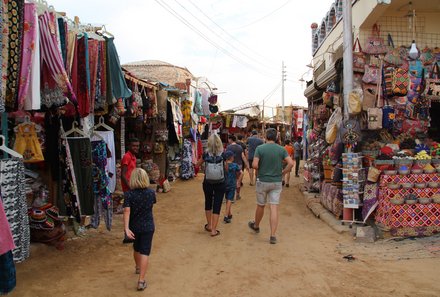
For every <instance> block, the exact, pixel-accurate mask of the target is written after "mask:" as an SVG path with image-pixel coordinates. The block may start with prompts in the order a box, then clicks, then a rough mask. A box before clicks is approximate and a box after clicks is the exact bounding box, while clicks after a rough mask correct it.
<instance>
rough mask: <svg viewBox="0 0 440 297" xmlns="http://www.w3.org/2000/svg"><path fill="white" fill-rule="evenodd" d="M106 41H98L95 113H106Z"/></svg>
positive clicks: (94, 98) (93, 98)
mask: <svg viewBox="0 0 440 297" xmlns="http://www.w3.org/2000/svg"><path fill="white" fill-rule="evenodd" d="M106 56H107V55H106V43H105V41H99V43H98V58H97V60H98V61H97V70H96V81H95V84H96V87H95V97H92V100H94V101H95V102H94V109H95V114H96V115H100V114H106V113H107V110H108V104H107V62H106Z"/></svg>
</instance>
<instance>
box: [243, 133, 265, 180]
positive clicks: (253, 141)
mask: <svg viewBox="0 0 440 297" xmlns="http://www.w3.org/2000/svg"><path fill="white" fill-rule="evenodd" d="M263 143H264V142H263V140H262V139H261V138H259V137H258V132H257V130H252V136H250V137H249V138H248V139H247V149H248V156H247V157H248V162H249V180H250V185H251V186H253V185H254V184H255V180H254V168H253V166H252V161H253V159H254V154H255V149H256V148H257V147H258V146H259V145H262V144H263Z"/></svg>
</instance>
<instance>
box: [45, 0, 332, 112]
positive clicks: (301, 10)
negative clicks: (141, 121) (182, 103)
mask: <svg viewBox="0 0 440 297" xmlns="http://www.w3.org/2000/svg"><path fill="white" fill-rule="evenodd" d="M48 3H49V5H53V6H54V8H55V10H57V11H63V12H66V13H67V16H68V17H69V18H71V19H73V18H74V16H78V17H79V18H80V21H81V23H82V24H88V23H91V24H105V25H106V28H107V30H108V31H110V32H112V34H114V35H115V44H116V47H117V50H118V53H119V56H120V60H121V63H127V62H134V61H141V60H162V61H165V62H168V63H171V64H175V65H177V66H182V67H187V68H188V69H189V70H190V71H191V72H192V73H193V75H195V76H205V77H208V79H209V80H210V81H212V82H213V83H214V84H215V85H216V86H217V88H218V90H219V92H220V95H219V103H220V105H221V108H220V109H221V110H222V109H227V108H233V107H236V106H239V105H241V104H245V103H250V102H257V103H262V100H263V99H264V97H266V95H268V94H269V93H270V92H271V91H272V90H274V89H275V88H276V86H277V85H278V84H279V83H280V82H281V63H282V61H283V60H284V63H285V65H286V71H287V81H286V82H285V105H290V104H291V103H292V104H295V105H303V106H305V105H306V104H307V101H306V99H305V98H304V96H303V92H304V88H305V85H302V84H301V83H300V82H299V81H298V80H299V79H300V77H301V76H302V75H303V74H304V73H305V72H307V71H308V70H309V68H307V67H306V66H305V65H306V64H308V63H309V62H310V60H311V58H312V56H311V37H310V36H311V30H310V24H311V23H312V22H317V23H320V22H321V20H322V18H323V17H324V16H325V14H326V13H327V11H328V10H329V8H330V5H331V3H332V1H331V0H313V1H308V2H304V1H295V0H290V1H287V0H272V1H265V0H240V1H237V0H145V1H141V0H124V1H114V0H105V1H104V0H93V1H90V0H88V1H85V0H75V1H69V0H51V1H48ZM159 3H161V4H162V5H163V6H165V7H167V8H168V9H169V10H171V9H172V10H174V13H175V14H177V15H179V16H180V17H182V18H183V19H184V20H185V22H187V25H188V26H193V27H195V28H197V30H199V31H200V32H201V34H203V35H204V36H205V38H206V39H208V40H209V41H210V42H211V43H215V44H216V45H217V47H219V48H221V49H219V48H216V47H215V46H214V45H212V44H211V43H210V42H209V41H207V40H205V39H204V38H202V37H200V35H198V34H197V33H195V32H194V31H192V30H191V29H189V28H188V27H187V26H186V25H184V24H183V23H182V22H181V21H179V20H178V19H177V18H176V17H175V16H173V15H172V14H171V13H170V12H169V11H167V10H166V9H165V8H164V7H162V6H161V5H159ZM208 17H209V18H208ZM199 20H200V21H201V22H202V23H200V22H199ZM203 24H204V25H203ZM208 28H209V29H208ZM224 51H227V52H228V53H229V55H231V56H233V57H234V58H235V59H234V58H231V57H230V56H229V55H228V54H225V53H224ZM305 78H307V76H305ZM266 105H267V106H276V105H281V88H278V89H277V91H276V92H275V93H274V94H273V96H271V97H270V98H269V99H268V100H267V103H266ZM269 112H270V111H269Z"/></svg>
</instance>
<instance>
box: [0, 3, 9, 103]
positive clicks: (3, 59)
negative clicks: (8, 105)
mask: <svg viewBox="0 0 440 297" xmlns="http://www.w3.org/2000/svg"><path fill="white" fill-rule="evenodd" d="M8 32H9V26H8V9H7V1H6V0H0V33H1V34H0V78H1V79H0V112H5V97H6V81H7V80H6V79H3V76H6V75H7V73H8V71H7V68H8V57H9V55H8V54H9V51H8V45H9V44H8V43H9V41H8V40H9V39H8V37H9V34H8Z"/></svg>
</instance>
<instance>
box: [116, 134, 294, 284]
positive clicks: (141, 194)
mask: <svg viewBox="0 0 440 297" xmlns="http://www.w3.org/2000/svg"><path fill="white" fill-rule="evenodd" d="M277 137H278V134H277V131H276V130H275V129H273V128H269V129H267V131H266V141H265V142H264V141H263V140H262V139H261V138H260V137H258V133H257V131H255V130H254V131H252V136H250V137H249V138H248V139H247V144H244V142H243V139H242V137H241V136H240V137H239V138H238V140H237V138H236V137H235V136H234V135H230V136H229V138H228V146H227V147H226V150H225V151H224V148H223V143H222V141H221V139H220V137H219V136H218V135H217V134H212V135H211V136H210V137H209V138H208V144H207V149H206V151H205V152H204V153H203V155H202V158H201V159H200V160H198V162H197V164H196V165H198V166H201V165H202V164H203V163H209V164H214V165H216V166H212V168H214V169H213V172H214V173H213V174H217V178H216V179H215V182H213V180H211V179H208V178H207V174H206V173H207V172H206V170H205V177H204V180H203V192H204V196H205V217H206V224H205V226H204V229H205V230H206V231H207V232H209V233H210V235H211V236H212V237H215V236H218V235H220V231H219V230H218V229H217V226H218V222H219V217H220V212H221V207H222V203H223V199H225V200H226V207H225V212H224V217H223V221H224V222H225V223H231V221H232V211H231V206H232V203H233V201H234V200H239V199H240V189H241V186H242V185H243V183H242V180H243V174H244V171H245V170H248V172H249V179H250V185H252V186H253V185H256V187H255V189H256V204H257V206H256V210H255V216H254V219H253V220H251V221H249V223H248V226H249V228H250V229H251V230H252V231H254V232H255V233H259V232H260V223H261V220H262V218H263V216H264V211H265V206H266V204H269V209H270V238H269V242H270V243H271V244H275V243H277V238H276V231H277V228H278V212H279V210H278V206H279V203H280V196H281V191H282V187H283V185H286V186H287V187H288V186H289V179H290V171H291V169H292V167H293V165H294V163H293V159H292V157H294V158H295V160H296V162H297V163H296V164H297V165H296V169H295V175H296V176H298V170H299V160H300V150H301V144H300V143H301V140H299V141H298V140H297V142H295V144H294V146H293V148H291V145H290V142H288V141H286V143H285V147H282V146H280V145H278V144H277V143H276V141H277ZM138 151H139V140H137V139H131V140H130V141H129V146H128V152H127V153H126V154H125V155H124V157H123V158H122V160H121V183H122V188H123V191H124V234H125V238H124V242H125V243H128V242H133V258H134V261H135V273H136V274H139V276H138V285H137V289H138V290H140V291H141V290H144V289H145V288H146V287H147V283H146V281H145V274H146V270H147V266H148V260H149V255H150V252H151V245H152V240H153V235H154V230H155V225H154V219H153V205H154V204H155V203H156V193H155V191H154V190H152V189H149V185H150V180H149V178H148V174H147V172H146V171H145V170H143V169H141V168H136V154H137V153H138ZM207 165H208V164H205V168H206V167H207ZM217 171H219V172H217Z"/></svg>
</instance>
